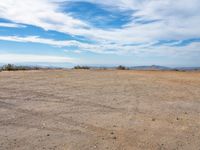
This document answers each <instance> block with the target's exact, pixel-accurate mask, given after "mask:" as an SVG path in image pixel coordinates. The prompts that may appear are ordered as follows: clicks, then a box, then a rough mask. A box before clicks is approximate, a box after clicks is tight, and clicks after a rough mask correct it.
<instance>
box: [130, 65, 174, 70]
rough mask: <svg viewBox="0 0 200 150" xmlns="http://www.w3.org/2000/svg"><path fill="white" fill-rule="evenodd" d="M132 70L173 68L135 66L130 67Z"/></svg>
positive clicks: (165, 68) (166, 68)
mask: <svg viewBox="0 0 200 150" xmlns="http://www.w3.org/2000/svg"><path fill="white" fill-rule="evenodd" d="M129 68H130V69H131V70H171V69H172V68H169V67H165V66H157V65H152V66H135V67H129Z"/></svg>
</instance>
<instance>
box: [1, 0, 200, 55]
mask: <svg viewBox="0 0 200 150" xmlns="http://www.w3.org/2000/svg"><path fill="white" fill-rule="evenodd" d="M30 6H31V7H30ZM77 6H80V7H77ZM88 6H92V7H90V9H89V10H88V8H87V7H88ZM199 8H200V2H199V0H190V1H188V0H177V1H174V0H165V1H163V0H156V1H155V0H106V1H97V0H73V1H72V0H34V1H33V0H23V1H21V0H2V1H0V18H4V19H7V20H10V21H12V22H13V24H10V23H1V24H0V26H1V25H2V26H7V27H9V26H10V27H19V26H18V24H25V25H32V26H37V27H40V28H42V29H44V30H45V31H46V32H48V31H56V32H59V33H63V34H69V35H71V36H72V37H73V36H81V37H84V38H85V39H87V40H88V41H90V42H87V43H85V42H83V41H80V40H76V39H75V40H62V41H61V40H57V39H49V38H44V37H42V36H41V35H35V36H29V35H27V36H23V37H22V36H20V35H16V36H9V35H8V36H1V37H0V40H7V41H15V42H33V43H43V44H48V45H51V46H57V47H68V46H74V47H76V48H77V50H78V51H90V52H94V53H109V54H110V53H113V54H114V53H115V54H124V53H126V54H127V53H131V54H137V55H143V54H146V53H148V54H149V53H151V54H152V55H156V54H158V55H160V54H162V55H166V54H170V53H171V54H172V53H173V55H175V54H176V55H183V54H185V55H188V54H189V53H196V52H200V50H199V44H198V43H199V41H193V40H191V43H189V44H184V41H188V40H190V39H198V38H200V28H199V24H200V11H199ZM119 12H120V13H119ZM186 18H187V20H186ZM102 22H103V23H102ZM158 43H159V44H158ZM178 45H182V46H181V47H179V46H178ZM188 56H189V55H188Z"/></svg>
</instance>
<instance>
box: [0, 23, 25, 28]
mask: <svg viewBox="0 0 200 150" xmlns="http://www.w3.org/2000/svg"><path fill="white" fill-rule="evenodd" d="M0 27H8V28H24V27H26V26H24V25H20V24H16V23H0Z"/></svg>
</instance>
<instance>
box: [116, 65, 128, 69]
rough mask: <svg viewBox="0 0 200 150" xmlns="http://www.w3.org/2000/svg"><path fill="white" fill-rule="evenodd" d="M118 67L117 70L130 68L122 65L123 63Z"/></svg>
mask: <svg viewBox="0 0 200 150" xmlns="http://www.w3.org/2000/svg"><path fill="white" fill-rule="evenodd" d="M116 69H117V70H128V68H126V67H125V66H122V65H120V66H118V67H117V68H116Z"/></svg>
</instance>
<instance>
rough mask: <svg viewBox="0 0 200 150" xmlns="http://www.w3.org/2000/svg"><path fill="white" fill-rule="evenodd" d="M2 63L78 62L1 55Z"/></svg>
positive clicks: (40, 57) (36, 56) (65, 58)
mask: <svg viewBox="0 0 200 150" xmlns="http://www.w3.org/2000/svg"><path fill="white" fill-rule="evenodd" d="M0 63H77V60H76V59H74V58H69V57H60V56H47V55H30V54H0Z"/></svg>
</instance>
